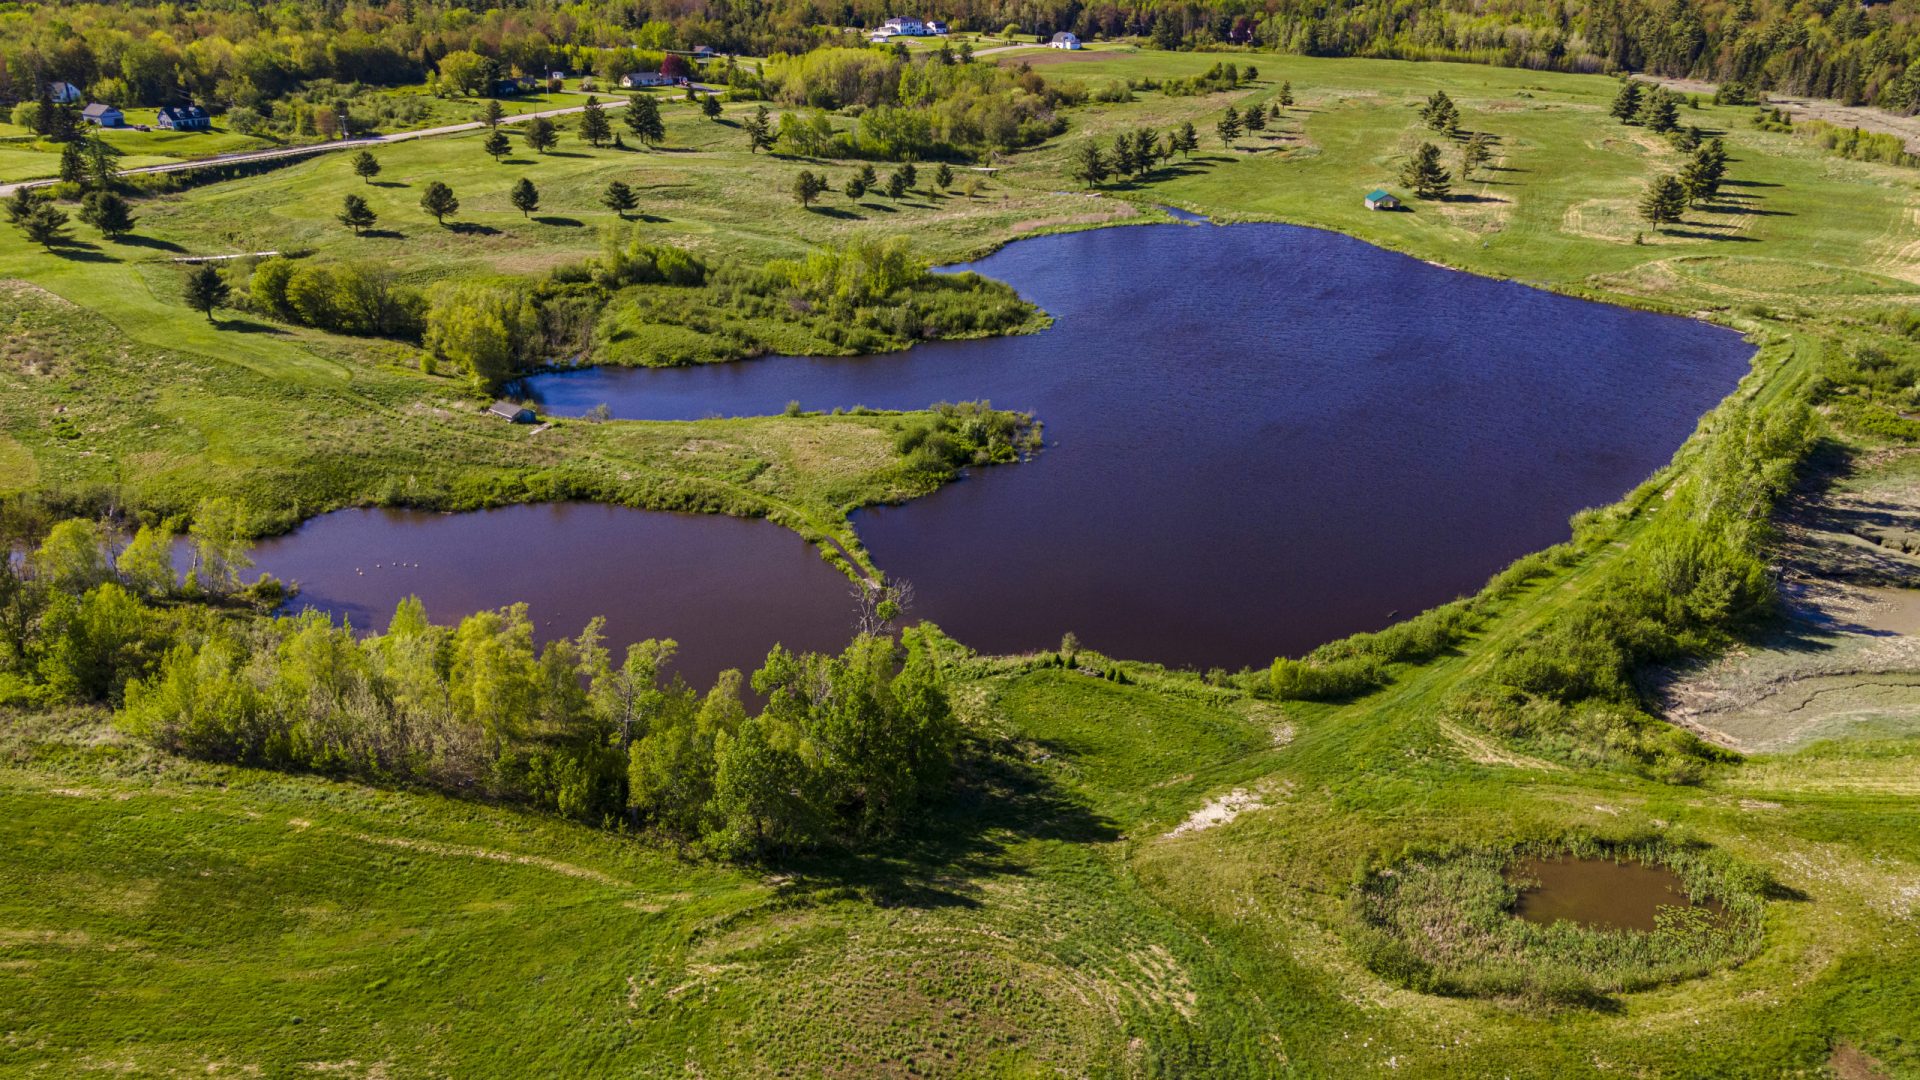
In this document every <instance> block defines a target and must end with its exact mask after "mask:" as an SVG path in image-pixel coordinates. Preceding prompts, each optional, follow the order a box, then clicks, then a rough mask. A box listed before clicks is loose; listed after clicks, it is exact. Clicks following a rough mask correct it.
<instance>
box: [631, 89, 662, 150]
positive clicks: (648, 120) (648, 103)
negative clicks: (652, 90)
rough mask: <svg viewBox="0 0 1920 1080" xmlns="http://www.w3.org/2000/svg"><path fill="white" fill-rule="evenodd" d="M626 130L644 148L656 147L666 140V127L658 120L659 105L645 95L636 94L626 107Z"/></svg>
mask: <svg viewBox="0 0 1920 1080" xmlns="http://www.w3.org/2000/svg"><path fill="white" fill-rule="evenodd" d="M627 129H628V130H629V131H632V132H633V134H634V137H635V138H637V139H639V140H640V142H641V143H642V144H644V145H646V146H656V145H658V144H660V143H662V142H664V141H666V138H667V125H666V124H665V123H663V122H661V120H660V103H659V102H657V101H655V100H653V98H651V97H649V96H647V95H646V94H636V95H634V98H633V103H632V104H630V105H628V106H627Z"/></svg>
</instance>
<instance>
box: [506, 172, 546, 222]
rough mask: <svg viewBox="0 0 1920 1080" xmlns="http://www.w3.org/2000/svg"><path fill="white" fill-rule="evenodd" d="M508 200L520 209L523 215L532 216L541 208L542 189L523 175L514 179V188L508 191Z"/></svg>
mask: <svg viewBox="0 0 1920 1080" xmlns="http://www.w3.org/2000/svg"><path fill="white" fill-rule="evenodd" d="M507 201H508V202H510V203H512V204H513V208H514V209H515V210H518V211H520V216H521V217H531V216H532V215H533V212H534V211H535V210H538V209H540V189H539V188H536V187H534V186H533V181H531V180H529V179H527V178H526V177H524V176H523V177H521V178H520V179H518V180H516V181H514V183H513V190H512V191H510V192H508V193H507Z"/></svg>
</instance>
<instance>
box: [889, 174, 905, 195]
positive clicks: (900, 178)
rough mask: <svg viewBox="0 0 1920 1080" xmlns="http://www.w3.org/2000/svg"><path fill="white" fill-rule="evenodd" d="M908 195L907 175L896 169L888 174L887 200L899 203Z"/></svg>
mask: <svg viewBox="0 0 1920 1080" xmlns="http://www.w3.org/2000/svg"><path fill="white" fill-rule="evenodd" d="M906 193H907V174H906V173H904V172H901V171H900V170H898V169H895V170H894V171H893V172H890V173H888V174H887V198H889V199H893V200H895V201H898V200H899V199H900V198H901V197H902V196H904V195H905V194H906Z"/></svg>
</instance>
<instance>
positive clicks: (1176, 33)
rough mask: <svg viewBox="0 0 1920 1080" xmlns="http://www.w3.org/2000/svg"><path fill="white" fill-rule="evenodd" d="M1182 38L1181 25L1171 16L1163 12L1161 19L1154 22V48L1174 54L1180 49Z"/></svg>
mask: <svg viewBox="0 0 1920 1080" xmlns="http://www.w3.org/2000/svg"><path fill="white" fill-rule="evenodd" d="M1181 37H1182V34H1181V32H1180V24H1179V23H1177V22H1175V21H1174V19H1173V16H1172V15H1171V14H1169V13H1167V12H1165V11H1162V12H1161V13H1160V17H1159V18H1157V19H1155V20H1154V21H1153V47H1154V48H1156V49H1164V50H1166V51H1168V52H1172V51H1173V50H1175V49H1178V48H1179V47H1180V39H1181Z"/></svg>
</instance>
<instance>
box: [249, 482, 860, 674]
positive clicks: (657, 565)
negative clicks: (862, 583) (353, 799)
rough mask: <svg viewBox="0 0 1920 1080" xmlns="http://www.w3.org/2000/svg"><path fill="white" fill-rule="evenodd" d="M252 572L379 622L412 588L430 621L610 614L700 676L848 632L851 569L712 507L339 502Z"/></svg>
mask: <svg viewBox="0 0 1920 1080" xmlns="http://www.w3.org/2000/svg"><path fill="white" fill-rule="evenodd" d="M254 558H255V560H256V562H257V564H258V566H259V568H260V569H262V570H266V571H269V572H271V573H272V574H273V575H274V576H276V577H279V578H281V579H282V580H293V581H298V582H299V583H300V585H301V593H300V596H299V597H298V599H297V600H296V601H295V604H296V606H309V607H316V608H320V609H322V610H324V611H327V612H330V613H332V614H333V615H335V616H343V617H346V618H350V619H352V620H353V625H354V626H355V627H356V628H359V629H369V630H383V629H385V628H386V625H387V620H388V618H389V617H391V616H392V614H393V607H394V604H395V603H396V602H397V601H399V600H400V599H401V598H403V597H406V596H408V595H409V594H414V595H418V596H419V597H420V599H421V601H422V602H424V603H425V604H426V608H427V616H428V617H429V618H431V619H432V620H433V621H435V622H451V621H453V620H455V619H457V618H460V617H462V616H465V615H469V614H471V613H473V612H475V611H481V610H485V609H488V608H498V607H505V606H506V605H508V604H512V603H515V602H518V601H526V602H527V604H528V605H529V608H530V612H529V615H530V617H531V618H532V619H533V621H534V626H535V628H536V629H537V630H538V631H539V635H540V637H541V639H542V640H547V639H551V638H554V637H571V636H573V635H575V634H578V633H579V632H580V630H581V628H582V627H583V626H585V625H586V623H587V620H588V619H591V618H592V617H593V616H595V615H605V616H606V618H607V628H606V634H607V639H608V641H609V643H610V644H611V645H612V646H613V648H614V654H615V657H616V659H617V658H618V656H619V655H620V654H621V653H622V652H624V650H625V646H626V645H627V644H628V643H631V642H635V641H639V640H642V639H644V638H673V639H675V640H676V641H678V642H679V643H680V652H679V659H678V660H677V661H676V664H675V669H676V670H678V671H679V672H681V673H682V674H684V675H685V676H686V677H687V680H688V681H689V682H692V683H693V684H694V685H695V686H697V687H700V688H703V689H704V688H705V687H706V686H707V685H709V684H710V683H711V682H712V679H713V676H714V674H715V673H717V672H719V671H721V670H722V669H725V668H729V667H737V668H741V669H743V670H745V671H748V672H751V671H752V670H753V669H754V668H755V667H757V666H759V662H760V660H762V659H763V658H764V657H765V656H766V653H767V649H768V647H770V646H771V645H773V644H774V643H776V642H781V643H784V644H786V645H787V647H789V648H792V649H811V650H815V651H828V650H838V649H839V648H841V647H842V646H844V645H845V644H846V642H847V638H848V637H849V636H851V634H852V627H853V618H852V615H853V603H852V601H851V600H850V599H849V598H848V582H847V579H846V578H845V577H844V576H842V575H841V574H840V572H839V571H837V570H835V569H834V568H833V567H831V566H829V565H827V564H826V562H824V561H823V560H822V559H821V558H820V556H819V554H818V553H817V552H815V551H814V549H813V547H812V546H811V545H809V544H808V543H807V542H806V541H804V540H802V539H800V537H799V536H798V535H796V534H795V533H793V532H792V531H790V530H788V529H785V528H783V527H781V526H779V525H775V524H772V523H771V522H766V521H748V520H743V519H741V518H730V517H722V516H720V515H718V514H668V513H660V512H657V511H647V510H632V509H628V508H626V507H618V506H598V505H593V504H586V503H558V504H552V505H543V506H509V507H504V508H501V509H498V510H484V511H480V512H478V513H472V514H433V513H425V512H421V511H413V510H344V511H341V512H339V513H334V514H328V515H326V516H324V517H321V518H317V519H315V520H313V521H310V522H308V523H307V524H306V525H303V526H301V528H300V529H299V530H298V531H297V532H294V533H291V534H289V535H287V536H282V537H278V538H275V539H272V540H268V541H265V542H263V543H262V544H260V545H259V547H258V548H256V549H255V551H254Z"/></svg>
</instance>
